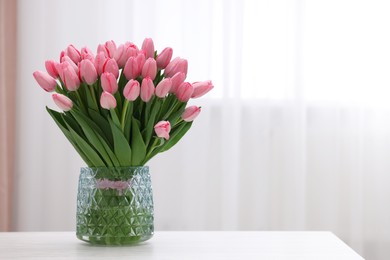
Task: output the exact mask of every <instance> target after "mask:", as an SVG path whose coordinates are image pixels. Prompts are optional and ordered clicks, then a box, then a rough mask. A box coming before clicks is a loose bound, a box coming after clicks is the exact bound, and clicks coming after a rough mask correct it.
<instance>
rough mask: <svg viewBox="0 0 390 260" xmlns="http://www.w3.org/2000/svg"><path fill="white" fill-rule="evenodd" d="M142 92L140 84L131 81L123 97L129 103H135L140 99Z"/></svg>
mask: <svg viewBox="0 0 390 260" xmlns="http://www.w3.org/2000/svg"><path fill="white" fill-rule="evenodd" d="M140 91H141V89H140V86H139V82H138V81H137V80H133V79H131V80H129V82H127V84H126V86H125V88H124V89H123V96H124V97H125V98H126V99H127V100H129V101H134V100H136V99H137V98H138V96H139V93H140Z"/></svg>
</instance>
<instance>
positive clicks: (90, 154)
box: [69, 128, 106, 167]
mask: <svg viewBox="0 0 390 260" xmlns="http://www.w3.org/2000/svg"><path fill="white" fill-rule="evenodd" d="M69 130H70V134H71V135H72V137H73V138H74V140H75V143H77V145H78V146H79V147H80V149H81V150H82V151H83V153H84V154H85V155H86V157H87V158H88V159H89V161H90V162H91V163H92V165H93V166H94V167H104V166H106V165H105V164H104V162H103V161H102V159H101V158H100V157H99V154H97V153H96V151H95V150H94V149H93V148H92V147H91V146H90V145H89V144H88V142H87V141H85V140H84V139H83V138H81V137H80V136H79V135H78V134H77V133H76V132H75V131H74V130H73V129H72V128H70V129H69Z"/></svg>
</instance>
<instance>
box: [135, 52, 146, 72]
mask: <svg viewBox="0 0 390 260" xmlns="http://www.w3.org/2000/svg"><path fill="white" fill-rule="evenodd" d="M135 59H136V60H137V64H138V69H139V71H140V73H141V71H142V69H143V67H144V64H145V53H144V51H141V52H140V53H138V55H137V57H136V58H135Z"/></svg>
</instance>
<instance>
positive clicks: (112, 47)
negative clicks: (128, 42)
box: [104, 40, 116, 58]
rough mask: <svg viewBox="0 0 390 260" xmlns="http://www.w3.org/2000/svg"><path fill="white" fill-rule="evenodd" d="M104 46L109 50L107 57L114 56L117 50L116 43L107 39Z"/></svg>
mask: <svg viewBox="0 0 390 260" xmlns="http://www.w3.org/2000/svg"><path fill="white" fill-rule="evenodd" d="M104 47H105V48H106V51H107V57H108V58H114V56H115V52H116V44H115V42H114V41H112V40H111V41H106V43H105V44H104Z"/></svg>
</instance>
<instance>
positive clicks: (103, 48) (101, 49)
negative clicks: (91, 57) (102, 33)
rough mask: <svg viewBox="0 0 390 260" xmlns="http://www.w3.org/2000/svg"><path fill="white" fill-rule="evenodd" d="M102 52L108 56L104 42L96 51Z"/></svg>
mask: <svg viewBox="0 0 390 260" xmlns="http://www.w3.org/2000/svg"><path fill="white" fill-rule="evenodd" d="M101 52H102V53H103V54H104V57H106V58H108V53H107V49H106V47H105V46H104V44H99V45H98V47H97V49H96V53H101Z"/></svg>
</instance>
